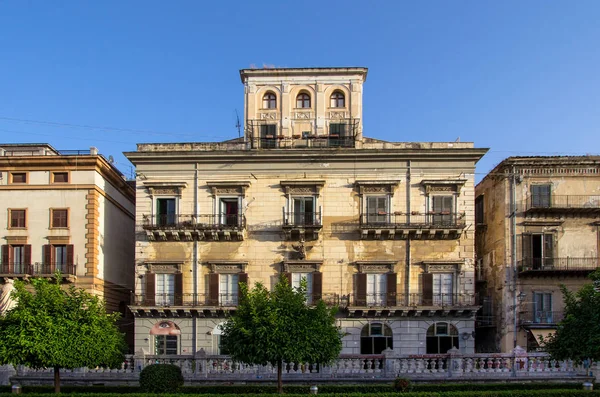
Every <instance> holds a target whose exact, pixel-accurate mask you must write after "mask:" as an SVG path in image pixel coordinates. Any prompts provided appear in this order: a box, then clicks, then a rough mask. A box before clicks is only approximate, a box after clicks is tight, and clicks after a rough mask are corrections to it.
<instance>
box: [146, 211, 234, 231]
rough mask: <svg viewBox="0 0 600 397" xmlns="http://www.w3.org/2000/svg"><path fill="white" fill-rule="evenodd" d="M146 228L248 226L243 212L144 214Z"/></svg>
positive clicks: (190, 228)
mask: <svg viewBox="0 0 600 397" xmlns="http://www.w3.org/2000/svg"><path fill="white" fill-rule="evenodd" d="M142 223H143V227H144V229H150V230H152V229H189V230H194V229H224V228H237V229H243V228H245V227H246V217H245V216H244V215H242V214H216V215H182V214H168V215H143V217H142Z"/></svg>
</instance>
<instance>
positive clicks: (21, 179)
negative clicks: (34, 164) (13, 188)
mask: <svg viewBox="0 0 600 397" xmlns="http://www.w3.org/2000/svg"><path fill="white" fill-rule="evenodd" d="M10 182H11V183H27V173H26V172H11V174H10Z"/></svg>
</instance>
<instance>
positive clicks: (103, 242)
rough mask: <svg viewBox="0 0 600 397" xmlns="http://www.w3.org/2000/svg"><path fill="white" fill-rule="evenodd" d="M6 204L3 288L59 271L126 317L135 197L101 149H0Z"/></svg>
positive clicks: (0, 268) (0, 195) (0, 213)
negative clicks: (13, 280) (14, 281)
mask: <svg viewBox="0 0 600 397" xmlns="http://www.w3.org/2000/svg"><path fill="white" fill-rule="evenodd" d="M0 203H1V204H0V205H1V208H0V239H1V240H2V242H1V247H0V251H1V256H0V260H1V262H0V280H3V279H5V278H16V279H20V278H25V277H54V275H55V273H56V272H57V271H59V272H60V273H61V274H62V277H63V282H64V283H65V284H72V283H73V284H75V285H76V286H77V287H81V288H84V289H86V290H87V291H88V292H91V293H92V294H94V295H97V296H100V297H101V298H103V299H104V301H105V302H106V307H107V309H108V310H109V311H121V312H122V313H123V314H125V313H126V310H127V303H128V302H129V299H130V294H131V290H132V288H133V284H134V283H133V280H134V277H135V276H134V270H135V269H134V266H133V265H132V263H133V260H134V248H135V242H134V230H135V229H134V225H135V190H134V189H133V188H132V187H131V186H130V185H129V184H128V183H127V182H126V181H125V179H124V177H123V175H122V174H121V173H120V172H119V171H118V170H117V169H116V168H115V167H114V166H113V165H112V164H111V163H110V162H109V161H107V160H106V159H105V158H104V157H103V156H102V155H99V154H98V152H97V149H95V148H92V149H90V150H82V151H79V150H77V151H74V150H69V151H59V150H55V149H54V148H53V147H52V146H50V145H48V144H0ZM0 282H1V281H0ZM129 322H131V320H129Z"/></svg>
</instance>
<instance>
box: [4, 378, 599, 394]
mask: <svg viewBox="0 0 600 397" xmlns="http://www.w3.org/2000/svg"><path fill="white" fill-rule="evenodd" d="M313 383H314V384H316V385H317V386H318V387H319V395H321V394H326V393H335V394H357V393H358V394H363V395H364V394H369V395H374V394H385V393H391V392H393V385H392V383H391V382H390V383H385V384H381V383H378V384H356V385H351V384H348V385H337V384H324V385H320V384H319V381H318V380H315V381H314V382H313ZM582 383H583V381H580V382H576V383H556V382H554V383H542V382H527V383H523V382H511V383H420V384H419V383H414V382H413V383H412V384H411V391H412V392H413V393H448V392H461V393H462V392H486V391H494V392H498V391H527V390H581V389H582ZM309 388H310V386H309V385H306V386H303V385H285V382H284V386H283V390H284V392H285V393H286V394H304V395H306V394H308V393H309ZM594 388H595V389H598V390H600V385H595V387H594ZM60 390H61V392H62V393H91V394H102V395H104V396H105V397H112V396H106V395H107V394H115V395H122V394H128V395H131V394H136V393H141V392H142V390H141V388H139V387H134V386H61V388H60ZM10 391H11V389H10V386H0V392H4V393H10ZM23 393H27V394H46V393H54V386H23ZM178 393H183V394H199V395H201V394H218V395H225V394H249V395H250V394H275V393H277V386H274V385H262V384H256V385H207V386H183V387H180V388H179V390H178ZM128 397H133V396H128Z"/></svg>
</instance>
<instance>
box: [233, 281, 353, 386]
mask: <svg viewBox="0 0 600 397" xmlns="http://www.w3.org/2000/svg"><path fill="white" fill-rule="evenodd" d="M240 290H241V294H240V300H239V306H238V308H237V310H236V311H235V313H234V314H233V315H232V317H231V318H230V319H229V320H228V321H227V322H226V323H225V324H224V325H223V335H222V337H223V342H222V347H223V348H224V349H225V350H226V351H227V352H229V354H231V357H232V359H233V360H235V361H239V362H243V363H247V364H258V365H266V364H267V363H270V364H272V365H273V366H277V390H278V391H279V393H282V392H283V383H282V378H281V375H282V372H283V362H293V363H313V364H321V365H323V364H329V363H331V362H332V361H333V360H335V359H336V358H337V357H338V355H339V354H340V351H341V349H342V335H341V333H340V329H339V327H337V326H336V323H335V311H336V309H330V308H327V307H326V306H325V303H324V302H323V301H321V300H319V301H318V302H316V305H314V306H310V305H307V303H306V280H303V281H302V283H301V286H300V288H297V289H293V288H292V287H291V286H290V284H289V282H288V281H287V279H286V278H285V276H284V275H282V276H281V278H280V279H279V282H278V283H277V284H276V285H275V288H274V289H273V291H272V292H270V291H268V290H267V289H266V288H265V287H264V286H263V285H262V284H260V283H257V284H256V286H255V287H254V288H253V289H252V290H248V287H247V286H246V285H245V284H242V285H241V289H240Z"/></svg>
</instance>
